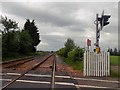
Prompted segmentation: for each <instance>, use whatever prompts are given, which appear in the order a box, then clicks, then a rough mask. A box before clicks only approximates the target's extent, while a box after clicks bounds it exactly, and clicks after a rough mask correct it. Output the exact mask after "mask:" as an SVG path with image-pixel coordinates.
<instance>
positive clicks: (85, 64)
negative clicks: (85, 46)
mask: <svg viewBox="0 0 120 90" xmlns="http://www.w3.org/2000/svg"><path fill="white" fill-rule="evenodd" d="M86 55H87V53H86V51H85V52H84V76H86Z"/></svg>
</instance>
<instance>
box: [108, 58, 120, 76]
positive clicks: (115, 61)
mask: <svg viewBox="0 0 120 90" xmlns="http://www.w3.org/2000/svg"><path fill="white" fill-rule="evenodd" d="M119 58H120V56H110V65H112V66H119V65H120V61H119ZM110 72H111V77H120V72H119V71H116V70H113V69H111V70H110Z"/></svg>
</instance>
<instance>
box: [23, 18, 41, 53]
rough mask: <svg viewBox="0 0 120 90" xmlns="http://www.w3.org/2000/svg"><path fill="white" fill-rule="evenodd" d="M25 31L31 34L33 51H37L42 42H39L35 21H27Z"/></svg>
mask: <svg viewBox="0 0 120 90" xmlns="http://www.w3.org/2000/svg"><path fill="white" fill-rule="evenodd" d="M24 30H27V31H28V33H29V34H30V36H31V39H32V51H33V52H35V51H36V48H35V47H36V46H37V45H38V44H39V43H40V40H39V33H38V28H37V26H36V25H35V22H34V20H32V22H30V20H29V19H27V21H26V23H25V24H24Z"/></svg>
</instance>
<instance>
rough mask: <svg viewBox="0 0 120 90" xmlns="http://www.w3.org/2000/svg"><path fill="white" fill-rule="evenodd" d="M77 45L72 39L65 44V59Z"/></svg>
mask: <svg viewBox="0 0 120 90" xmlns="http://www.w3.org/2000/svg"><path fill="white" fill-rule="evenodd" d="M74 47H75V43H74V41H73V40H72V39H71V38H68V39H67V41H66V42H65V49H66V50H65V57H67V54H68V52H69V51H71V50H72V49H74Z"/></svg>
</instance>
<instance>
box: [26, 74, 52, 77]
mask: <svg viewBox="0 0 120 90" xmlns="http://www.w3.org/2000/svg"><path fill="white" fill-rule="evenodd" d="M25 76H33V77H51V75H39V74H25Z"/></svg>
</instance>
